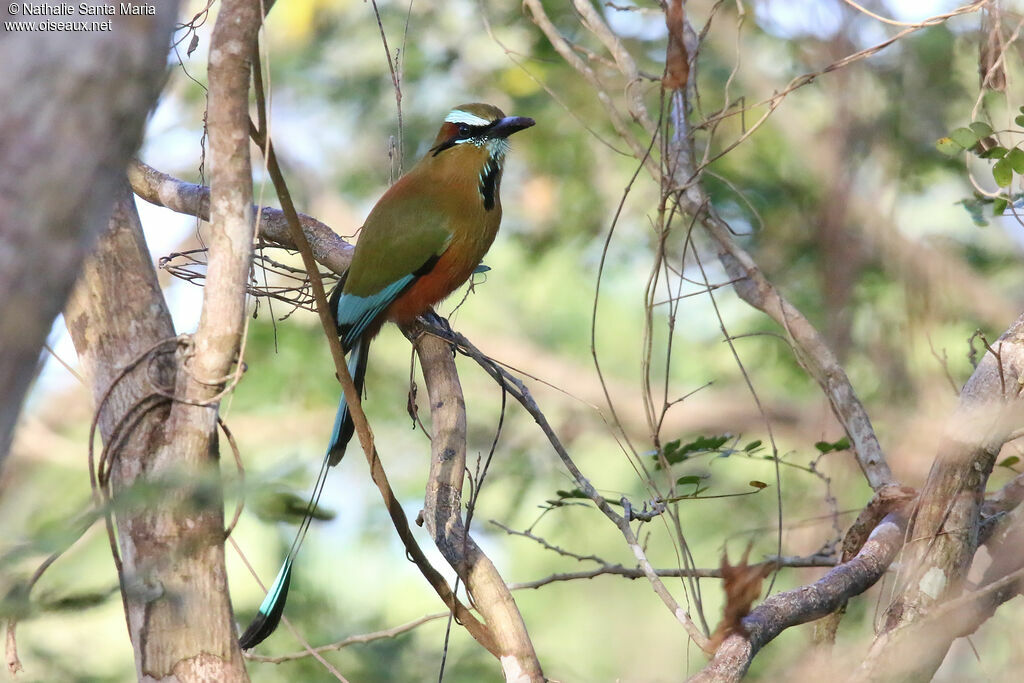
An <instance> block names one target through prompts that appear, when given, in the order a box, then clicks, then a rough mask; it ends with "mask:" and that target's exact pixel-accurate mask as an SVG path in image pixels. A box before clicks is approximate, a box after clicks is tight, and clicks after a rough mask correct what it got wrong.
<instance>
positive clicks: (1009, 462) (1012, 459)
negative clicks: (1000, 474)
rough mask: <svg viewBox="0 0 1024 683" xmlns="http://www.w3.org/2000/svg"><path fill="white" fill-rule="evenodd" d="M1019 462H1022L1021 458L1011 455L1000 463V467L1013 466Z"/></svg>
mask: <svg viewBox="0 0 1024 683" xmlns="http://www.w3.org/2000/svg"><path fill="white" fill-rule="evenodd" d="M1019 462H1020V458H1018V457H1017V456H1016V455H1011V456H1010V457H1008V458H1006V459H1005V460H1003V461H1002V462H1001V463H999V466H1000V467H1013V466H1014V465H1016V464H1017V463H1019Z"/></svg>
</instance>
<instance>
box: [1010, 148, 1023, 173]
mask: <svg viewBox="0 0 1024 683" xmlns="http://www.w3.org/2000/svg"><path fill="white" fill-rule="evenodd" d="M1006 161H1007V162H1009V164H1010V167H1011V168H1012V169H1013V170H1014V171H1016V172H1017V173H1021V174H1024V149H1019V148H1017V147H1014V148H1013V149H1011V150H1010V152H1009V154H1007V155H1006Z"/></svg>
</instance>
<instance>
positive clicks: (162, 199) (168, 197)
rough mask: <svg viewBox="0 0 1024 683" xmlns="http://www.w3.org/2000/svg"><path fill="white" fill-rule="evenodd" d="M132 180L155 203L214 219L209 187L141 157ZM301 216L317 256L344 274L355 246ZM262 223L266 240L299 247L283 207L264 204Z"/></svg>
mask: <svg viewBox="0 0 1024 683" xmlns="http://www.w3.org/2000/svg"><path fill="white" fill-rule="evenodd" d="M128 180H129V182H130V183H131V186H132V190H133V191H134V192H135V194H137V195H138V196H139V197H141V198H142V199H145V200H146V201H147V202H149V203H151V204H156V205H157V206H164V207H166V208H168V209H170V210H171V211H177V212H178V213H184V214H188V215H190V216H197V217H199V218H202V219H203V220H204V221H208V220H210V188H208V187H205V186H203V185H196V184H193V183H186V182H184V181H182V180H178V179H177V178H173V177H171V176H169V175H167V174H166V173H161V172H160V171H158V170H156V169H155V168H152V167H151V166H147V165H146V164H144V163H142V162H141V161H138V160H137V159H136V160H132V162H131V163H130V164H129V165H128ZM254 210H255V209H254ZM298 216H299V223H300V224H301V225H302V229H303V231H304V233H305V235H306V240H307V241H308V242H309V247H310V249H311V250H312V251H313V258H315V259H316V260H317V261H318V262H320V263H321V264H323V265H324V266H326V267H327V268H329V269H330V270H332V271H334V272H335V273H338V274H339V275H340V274H342V273H344V272H345V271H346V270H347V269H348V264H349V263H351V262H352V251H353V247H352V245H351V244H349V243H348V242H346V241H345V240H343V239H342V238H341V236H340V235H338V233H336V232H334V231H333V230H331V229H330V228H329V227H328V226H326V225H324V224H323V223H321V222H320V221H318V220H317V219H315V218H313V217H312V216H307V215H306V214H304V213H300V214H298ZM259 223H260V236H262V237H263V238H264V239H267V240H270V241H271V242H277V243H278V244H280V245H281V246H284V247H289V248H291V249H297V248H298V246H297V245H296V244H295V242H294V240H293V239H292V237H291V234H290V232H289V227H288V219H287V218H286V217H285V214H284V211H282V210H281V209H274V208H272V207H269V206H264V207H262V209H261V210H260V218H259Z"/></svg>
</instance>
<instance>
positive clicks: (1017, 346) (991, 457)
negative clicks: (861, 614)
mask: <svg viewBox="0 0 1024 683" xmlns="http://www.w3.org/2000/svg"><path fill="white" fill-rule="evenodd" d="M1022 377H1024V316H1021V317H1020V318H1018V319H1017V321H1016V322H1015V323H1014V324H1013V325H1012V326H1011V327H1010V328H1009V329H1008V330H1007V331H1006V332H1005V333H1004V334H1003V335H1002V336H1001V337H1000V338H999V340H998V341H996V342H995V343H994V344H992V347H991V350H990V351H989V352H988V353H986V354H985V356H984V358H982V360H981V362H980V363H979V364H978V367H977V368H976V369H975V371H974V373H973V374H972V375H971V378H970V379H969V380H968V381H967V384H966V385H965V386H964V388H963V391H961V393H960V402H959V403H958V405H957V409H956V411H955V412H954V414H953V416H952V419H951V420H950V421H949V425H948V427H947V429H946V433H945V439H944V441H943V444H942V446H941V447H940V450H939V454H938V457H937V458H936V459H935V462H934V463H933V464H932V469H931V472H930V473H929V475H928V480H927V481H926V482H925V485H924V487H923V488H922V490H921V497H920V501H919V504H918V506H917V509H916V510H915V516H914V522H913V525H912V528H911V533H910V538H911V539H912V540H911V541H910V542H908V544H907V554H906V559H905V561H904V566H905V567H907V568H908V569H907V570H906V571H905V572H904V574H903V575H902V576H901V583H902V586H903V590H902V592H901V593H900V595H899V597H898V598H897V599H896V600H895V601H894V602H893V603H892V605H890V607H889V609H888V611H887V613H886V624H885V632H884V633H883V634H882V635H881V636H879V638H878V639H877V640H876V641H875V643H874V645H873V646H872V649H871V652H870V654H869V656H868V658H867V660H866V661H865V665H864V666H863V667H862V673H861V677H862V678H863V679H864V680H888V679H889V678H890V677H891V672H892V671H894V670H895V669H894V667H895V666H896V664H897V663H903V664H906V661H907V656H906V655H907V650H906V639H905V637H904V635H902V634H900V633H899V630H901V629H904V628H908V627H911V626H912V625H913V624H914V623H915V622H917V621H918V620H920V619H922V618H924V617H926V616H927V615H928V613H929V612H931V611H933V610H934V608H935V606H936V605H938V604H939V603H941V602H944V601H947V600H949V599H951V598H955V597H956V596H958V595H959V594H960V593H961V592H962V591H963V588H964V580H965V579H966V576H967V571H968V569H970V566H971V562H972V561H973V559H974V555H975V553H976V551H977V549H978V543H979V530H980V521H981V511H982V505H983V503H984V494H985V487H986V484H987V483H988V476H989V474H991V472H992V466H993V465H994V464H995V459H996V456H997V455H998V454H999V450H1000V448H1001V447H1002V445H1003V444H1004V443H1005V442H1006V440H1007V439H1008V438H1009V437H1010V435H1011V433H1012V432H1013V431H1014V430H1015V429H1018V428H1019V427H1020V425H1021V423H1022V421H1024V405H1022V402H1021V401H1020V396H1019V394H1020V391H1021V383H1020V380H1021V378H1022ZM956 635H959V634H958V633H955V632H954V631H952V630H947V632H945V633H940V632H938V631H935V632H933V637H932V638H930V639H928V647H927V648H921V649H920V650H919V651H917V652H915V653H914V656H913V657H912V660H913V666H912V667H911V668H912V671H909V670H908V671H907V672H906V675H908V676H911V677H912V678H913V679H914V680H928V679H930V678H931V677H932V675H934V673H935V671H936V670H937V669H938V667H939V665H940V664H942V660H943V659H944V658H945V656H946V651H947V650H948V649H949V646H950V644H951V643H952V641H953V638H954V637H955V636H956Z"/></svg>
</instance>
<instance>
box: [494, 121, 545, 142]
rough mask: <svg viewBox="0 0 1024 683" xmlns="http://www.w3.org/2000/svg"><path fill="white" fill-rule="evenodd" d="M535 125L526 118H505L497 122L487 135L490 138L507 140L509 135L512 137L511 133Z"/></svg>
mask: <svg viewBox="0 0 1024 683" xmlns="http://www.w3.org/2000/svg"><path fill="white" fill-rule="evenodd" d="M535 123H536V121H534V120H533V119H531V118H529V117H526V116H506V117H505V118H503V119H501V120H500V121H497V122H496V123H495V124H494V126H493V127H492V128H491V129H490V130H489V131H488V134H489V135H490V136H491V137H496V138H507V137H508V136H509V135H512V133H515V132H518V131H521V130H523V129H525V128H529V127H530V126H532V125H533V124H535Z"/></svg>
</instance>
